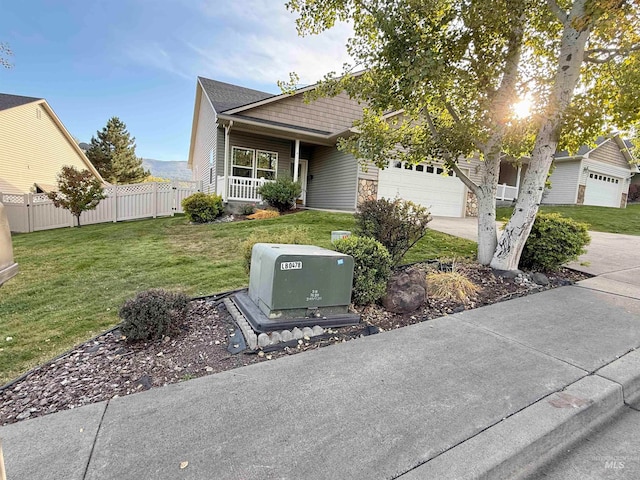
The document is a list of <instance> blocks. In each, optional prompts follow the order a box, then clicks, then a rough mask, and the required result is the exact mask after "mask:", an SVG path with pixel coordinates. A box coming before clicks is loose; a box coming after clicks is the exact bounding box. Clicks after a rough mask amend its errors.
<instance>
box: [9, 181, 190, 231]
mask: <svg viewBox="0 0 640 480" xmlns="http://www.w3.org/2000/svg"><path fill="white" fill-rule="evenodd" d="M199 191H202V184H201V182H187V181H175V182H171V183H137V184H133V185H112V186H110V187H106V188H105V189H104V193H105V194H106V195H107V198H105V199H104V200H102V201H101V202H100V204H99V205H98V207H97V208H96V209H95V210H89V211H87V212H82V215H80V223H81V224H82V225H90V224H93V223H106V222H119V221H122V220H133V219H137V218H156V217H163V216H173V215H174V214H176V213H182V199H183V198H185V197H188V196H189V195H192V194H193V193H195V192H199ZM0 201H2V203H3V204H4V207H5V208H4V209H5V212H6V214H7V218H8V219H9V226H10V227H11V231H12V232H35V231H38V230H49V229H52V228H61V227H73V226H75V225H77V223H76V218H75V217H74V216H73V215H71V213H69V210H66V209H63V208H56V207H55V205H54V204H53V202H52V201H51V200H49V198H48V197H47V195H46V194H44V193H28V194H25V195H15V194H10V193H4V194H3V193H0Z"/></svg>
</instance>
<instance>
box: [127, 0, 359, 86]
mask: <svg viewBox="0 0 640 480" xmlns="http://www.w3.org/2000/svg"><path fill="white" fill-rule="evenodd" d="M172 6H174V7H177V8H176V11H175V16H176V19H177V18H178V16H180V20H179V22H178V21H176V22H175V23H174V24H173V28H171V29H170V31H169V32H167V31H165V32H164V36H163V38H158V37H156V35H155V34H154V33H153V32H151V33H149V32H146V35H147V36H149V35H151V38H148V39H146V40H142V41H138V43H137V46H136V47H135V48H133V49H130V51H129V58H130V59H131V60H132V61H134V62H136V63H141V64H144V65H146V66H150V67H154V68H158V69H162V70H164V71H167V72H170V73H172V74H174V75H179V76H181V77H188V78H191V79H194V78H195V77H196V76H197V75H203V76H208V77H212V78H216V79H220V80H226V81H230V82H237V83H239V84H242V85H245V86H255V88H266V86H273V88H272V89H271V90H272V91H277V87H276V86H275V85H276V82H277V81H278V80H287V79H288V75H289V72H296V73H297V74H298V76H299V77H300V82H301V83H302V84H311V83H315V82H316V81H318V80H319V79H320V78H321V77H322V76H323V75H324V74H325V73H328V72H330V71H336V72H341V71H342V65H343V64H344V63H345V62H349V61H350V59H349V56H348V54H347V52H346V42H347V39H348V38H349V36H350V35H351V34H352V29H351V27H350V26H349V25H347V24H338V25H336V26H335V27H334V28H332V29H331V30H329V31H327V32H323V33H322V34H320V35H314V36H307V37H299V36H298V34H297V32H296V26H295V18H296V15H294V14H292V13H290V12H288V11H287V10H286V8H285V6H284V1H283V2H282V3H280V2H274V1H273V0H243V1H237V0H236V1H234V0H202V1H200V2H193V1H192V0H191V1H187V0H183V1H182V2H180V1H178V2H172ZM165 14H168V15H172V13H171V12H165ZM176 25H179V26H176ZM158 33H159V34H160V32H158ZM154 37H156V38H154Z"/></svg>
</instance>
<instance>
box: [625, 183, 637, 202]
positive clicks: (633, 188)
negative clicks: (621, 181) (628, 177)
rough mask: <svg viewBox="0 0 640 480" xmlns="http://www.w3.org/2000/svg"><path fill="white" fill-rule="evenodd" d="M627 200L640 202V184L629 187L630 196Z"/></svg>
mask: <svg viewBox="0 0 640 480" xmlns="http://www.w3.org/2000/svg"><path fill="white" fill-rule="evenodd" d="M627 200H629V201H630V202H638V201H640V184H638V183H634V184H631V185H629V195H628V197H627Z"/></svg>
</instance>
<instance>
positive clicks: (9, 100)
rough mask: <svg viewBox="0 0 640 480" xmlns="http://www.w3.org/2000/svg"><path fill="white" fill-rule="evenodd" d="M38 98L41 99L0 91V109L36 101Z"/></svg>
mask: <svg viewBox="0 0 640 480" xmlns="http://www.w3.org/2000/svg"><path fill="white" fill-rule="evenodd" d="M38 100H42V99H41V98H35V97H23V96H22V95H10V94H8V93H0V110H7V109H9V108H13V107H19V106H20V105H26V104H27V103H32V102H37V101H38Z"/></svg>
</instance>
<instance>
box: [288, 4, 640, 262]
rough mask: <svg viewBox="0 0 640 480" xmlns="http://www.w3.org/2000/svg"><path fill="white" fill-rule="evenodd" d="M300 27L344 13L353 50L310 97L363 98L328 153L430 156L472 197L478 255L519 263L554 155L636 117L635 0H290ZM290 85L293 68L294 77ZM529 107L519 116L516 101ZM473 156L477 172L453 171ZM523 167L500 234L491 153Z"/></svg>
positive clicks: (308, 29)
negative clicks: (350, 125)
mask: <svg viewBox="0 0 640 480" xmlns="http://www.w3.org/2000/svg"><path fill="white" fill-rule="evenodd" d="M287 6H288V8H289V9H290V10H292V11H294V12H297V13H298V14H299V16H298V19H297V27H298V32H299V33H300V34H301V35H306V34H315V33H319V32H321V31H323V30H326V29H328V28H331V27H332V26H333V25H334V24H335V23H336V22H337V21H347V20H348V21H351V22H352V24H353V30H354V35H353V37H352V38H351V39H350V40H349V41H348V44H347V49H348V51H349V53H350V55H351V57H352V58H353V59H354V62H353V64H352V65H345V68H344V71H343V72H341V75H340V76H338V75H337V74H336V73H335V72H331V73H329V74H327V75H326V76H325V77H324V79H323V80H322V81H321V82H320V83H319V86H318V88H317V89H316V90H314V91H313V92H312V93H310V94H309V96H310V97H311V98H315V97H317V96H320V95H335V94H337V93H339V92H341V91H343V90H345V91H347V92H348V93H349V94H350V95H351V96H352V97H353V98H356V99H358V100H359V101H361V102H362V104H363V105H364V107H365V108H364V115H363V118H362V120H361V121H358V122H356V125H355V126H354V127H355V128H354V132H355V135H353V136H351V137H349V138H347V139H343V140H341V141H340V145H339V146H340V148H342V149H345V150H347V151H349V152H351V153H353V154H354V156H355V157H356V158H358V159H359V160H360V161H361V162H362V163H364V164H367V163H369V162H371V163H374V164H375V165H377V166H378V167H381V168H383V167H384V166H386V165H388V162H389V161H390V160H403V161H409V162H413V163H418V162H423V161H434V160H437V161H440V162H443V163H444V164H445V166H446V167H447V168H448V169H449V170H450V171H454V172H455V173H456V175H457V176H458V177H459V178H460V180H461V181H463V182H464V183H465V185H466V186H467V187H468V189H469V190H470V191H471V192H473V193H474V194H475V196H476V197H477V201H478V261H479V262H480V263H482V264H490V265H491V266H492V267H494V268H496V269H501V270H513V269H515V268H517V266H518V262H519V259H520V254H521V252H522V248H523V246H524V243H525V241H526V238H527V236H528V234H529V232H530V230H531V226H532V224H533V221H534V219H535V215H536V213H537V211H538V206H539V203H540V200H541V197H542V193H543V190H544V185H545V182H546V180H547V176H548V173H549V169H550V167H551V163H552V160H553V154H554V153H555V151H556V148H557V147H558V146H559V145H560V146H561V147H562V148H566V149H569V150H577V148H578V147H579V146H580V145H581V144H583V143H587V142H593V141H594V140H595V139H596V138H597V136H598V134H601V133H604V132H605V131H606V130H607V129H612V128H624V127H627V126H629V125H631V124H633V123H634V122H637V121H638V119H639V118H640V113H639V112H640V101H639V100H638V95H637V94H636V93H634V90H635V92H638V91H640V90H639V89H638V87H639V86H640V68H639V57H638V44H639V40H640V38H639V34H640V28H639V27H640V25H639V22H638V19H639V17H640V15H639V5H638V0H627V1H625V0H574V1H573V2H570V1H568V0H567V1H565V0H557V1H556V0H546V1H545V0H495V1H492V2H482V1H478V2H474V1H469V0H394V1H382V0H291V1H289V2H288V3H287ZM292 79H293V81H295V77H292ZM525 97H527V98H530V99H531V100H532V102H533V110H532V113H531V116H530V117H529V118H526V119H522V118H519V117H518V116H517V115H516V112H515V111H514V108H513V106H514V104H516V102H517V101H518V100H519V99H522V98H525ZM474 155H476V156H478V157H479V158H480V160H481V172H480V181H478V182H477V183H476V182H474V181H472V180H471V178H469V176H468V175H466V174H465V172H464V171H463V168H464V161H465V160H464V159H466V158H469V157H471V156H474ZM525 156H526V157H528V158H529V168H528V169H527V173H526V174H525V177H524V179H523V182H522V185H521V189H520V194H519V196H518V200H517V203H516V206H515V209H514V213H513V216H512V217H511V219H510V220H509V222H508V224H507V225H506V228H505V229H504V232H503V233H502V234H501V236H500V239H499V240H498V232H497V229H496V226H495V197H496V190H497V185H498V177H499V172H500V164H501V161H504V160H505V159H509V160H510V161H512V162H514V163H517V162H520V161H522V158H523V157H525Z"/></svg>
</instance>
